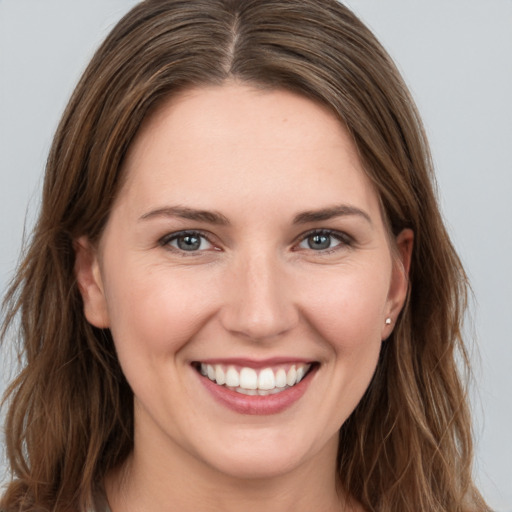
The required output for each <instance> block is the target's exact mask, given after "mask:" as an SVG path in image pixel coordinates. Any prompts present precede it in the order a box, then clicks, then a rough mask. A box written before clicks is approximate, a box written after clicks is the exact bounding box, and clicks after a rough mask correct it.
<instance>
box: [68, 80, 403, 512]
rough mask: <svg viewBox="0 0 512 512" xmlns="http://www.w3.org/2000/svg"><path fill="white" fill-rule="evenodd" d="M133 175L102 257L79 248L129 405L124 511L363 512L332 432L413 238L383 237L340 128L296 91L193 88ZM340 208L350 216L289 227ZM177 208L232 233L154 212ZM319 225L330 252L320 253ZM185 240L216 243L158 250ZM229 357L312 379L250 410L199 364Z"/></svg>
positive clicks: (391, 312) (89, 297)
mask: <svg viewBox="0 0 512 512" xmlns="http://www.w3.org/2000/svg"><path fill="white" fill-rule="evenodd" d="M124 173H126V181H125V183H124V185H123V188H122V190H121V192H120V194H119V196H118V197H117V198H116V200H115V202H114V205H113V209H112V212H111V216H110V218H109V220H108V223H107V225H106V228H105V231H104V233H103V235H102V237H101V239H100V242H99V244H98V246H97V247H94V246H92V245H91V244H90V243H89V241H88V240H87V238H85V237H83V238H81V239H79V240H77V241H76V248H77V263H76V274H77V278H78V282H79V285H80V289H81V292H82V295H83V298H84V308H85V314H86V316H87V319H88V320H89V322H90V323H91V324H93V325H95V326H97V327H108V328H110V329H111V331H112V334H113V337H114V341H115V344H116V349H117V352H118V356H119V360H120V363H121V366H122V368H123V371H124V373H125V375H126V377H127V379H128V381H129V383H130V385H131V387H132V389H133V392H134V400H135V448H134V452H133V454H132V455H131V456H130V458H129V460H128V461H127V463H126V464H125V465H124V466H123V467H122V468H119V469H118V470H117V471H115V472H113V473H112V474H111V475H109V477H108V478H107V482H106V488H107V495H108V498H109V501H110V504H111V507H112V510H113V512H118V511H121V510H123V511H126V512H130V511H137V510H153V511H171V510H180V511H185V512H186V511H189V510H190V511H192V510H193V511H197V510H201V511H210V510H211V511H213V510H224V511H237V512H238V511H240V510H244V511H252V510H265V511H267V512H268V511H270V512H272V511H280V512H282V511H288V510H290V511H291V510H293V511H299V512H300V511H304V512H310V511H311V510H325V511H328V510H358V506H357V504H355V503H353V502H351V501H350V500H348V501H346V500H344V499H342V498H341V496H342V493H341V491H340V489H338V488H337V485H336V476H335V475H336V473H335V472H336V451H337V444H338V439H337V433H338V430H339V428H340V426H341V425H342V424H343V422H344V421H345V420H346V419H347V417H348V416H349V415H350V413H351V412H352V411H353V410H354V408H355V407H356V405H357V403H358V402H359V400H360V399H361V397H362V395H363V394H364V392H365V390H366V388H367V387H368V385H369V382H370V380H371V377H372V375H373V373H374V370H375V367H376V364H377V359H378V355H379V351H380V347H381V343H382V340H385V339H386V338H387V337H388V336H389V334H390V333H391V331H392V329H393V324H394V320H395V319H396V317H397V315H398V314H399V312H400V309H401V308H402V306H403V303H404V300H405V296H406V292H407V271H408V266H409V260H410V254H411V247H412V238H413V235H412V233H411V232H410V231H409V230H404V231H403V232H402V233H401V234H400V235H399V236H398V237H397V239H396V240H393V241H391V240H390V237H389V235H388V233H387V230H386V228H385V224H384V221H383V218H382V214H381V208H380V206H379V200H378V197H377V194H376V192H375V190H374V188H373V186H372V185H371V183H370V181H369V179H368V178H367V176H366V175H365V173H364V171H363V167H362V164H361V162H360V160H359V158H358V154H357V150H356V148H355V146H354V144H353V142H352V140H351V139H350V137H349V135H348V133H347V131H346V129H345V128H344V127H343V125H342V124H341V123H340V122H339V121H338V120H337V119H336V118H335V117H334V115H333V114H331V113H330V111H328V110H327V109H325V108H324V107H322V106H320V105H318V104H316V103H314V102H312V101H311V100H308V99H305V98H303V97H301V96H298V95H296V94H293V93H291V92H287V91H281V90H272V91H268V90H266V91H263V90H259V89H256V88H251V87H249V86H247V85H241V84H236V83H227V84H224V85H223V86H217V87H204V88H196V89H192V90H188V91H185V92H182V93H180V94H179V95H177V96H174V97H172V98H171V99H169V100H168V101H167V102H166V103H164V104H163V105H162V106H161V107H160V108H159V109H158V110H157V111H156V112H155V113H154V114H153V115H152V116H151V117H150V118H149V119H147V120H146V121H145V123H144V124H143V126H142V127H141V129H140V132H139V134H138V135H137V137H136V139H135V141H134V143H133V144H132V147H131V148H130V151H129V153H128V155H127V158H126V162H125V168H124ZM340 205H343V206H344V207H345V210H346V207H350V208H352V209H353V210H355V209H357V212H356V213H354V212H353V211H352V213H347V212H346V211H345V213H344V214H340V215H336V216H333V217H331V218H327V219H324V220H318V219H316V220H315V219H312V218H309V219H304V218H303V219H302V220H306V222H299V223H297V222H294V220H297V216H298V215H299V214H301V213H303V212H305V211H308V212H309V211H317V210H325V209H332V208H333V207H337V206H340ZM175 206H180V207H186V208H190V209H195V210H202V211H208V212H216V213H218V214H220V215H222V217H223V219H224V221H226V222H227V223H225V224H217V223H212V222H210V221H209V220H211V219H205V218H202V219H185V218H182V216H180V215H170V214H163V213H161V212H160V213H155V212H158V211H160V210H161V209H162V208H168V207H175ZM168 213H169V212H168ZM303 217H304V216H303ZM310 217H311V216H310ZM319 229H320V230H332V231H333V232H334V233H333V234H331V235H329V234H327V235H326V236H327V240H328V241H329V240H330V245H329V248H327V249H323V250H319V249H318V248H317V246H314V245H313V248H312V247H311V245H310V242H311V240H312V239H311V236H310V231H311V230H319ZM182 230H193V231H198V232H200V233H202V234H204V235H205V237H206V238H205V239H201V240H202V241H201V246H200V247H199V249H198V250H194V251H189V252H186V251H182V250H180V249H179V246H178V241H177V239H174V240H171V241H170V242H169V240H168V238H169V237H168V238H167V239H165V240H163V238H164V237H166V236H167V235H169V234H172V233H176V232H180V231H182ZM325 233H327V232H326V231H324V234H325ZM181 240H183V239H181ZM392 244H395V246H396V248H398V251H395V252H393V251H392V248H391V245H392ZM387 317H390V318H391V319H392V320H393V321H392V323H391V325H386V322H385V320H386V318H387ZM229 357H231V358H232V357H240V358H242V357H243V358H247V359H251V360H259V359H265V358H272V357H285V358H288V359H290V360H293V359H294V358H302V359H306V360H309V361H315V362H317V363H318V365H319V366H318V370H317V371H316V373H315V374H314V375H313V376H312V379H311V381H310V383H309V386H308V388H307V390H306V392H305V393H304V395H303V396H302V397H301V398H300V399H299V400H298V401H297V402H295V403H294V404H293V405H292V406H291V407H289V408H287V409H286V410H284V411H282V412H280V413H278V414H271V415H265V416H261V415H244V414H240V413H238V412H235V411H232V410H230V409H228V408H226V407H225V406H223V405H221V404H219V403H218V402H217V401H215V400H213V399H212V396H211V395H210V393H209V392H208V391H207V390H206V389H205V388H204V386H203V385H202V384H201V382H200V377H199V375H198V373H197V371H196V370H195V369H194V368H193V366H192V364H191V363H192V362H194V361H202V360H205V359H208V358H229Z"/></svg>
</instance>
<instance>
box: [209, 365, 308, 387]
mask: <svg viewBox="0 0 512 512" xmlns="http://www.w3.org/2000/svg"><path fill="white" fill-rule="evenodd" d="M310 367H311V365H310V364H306V363H295V364H292V365H291V366H290V365H286V366H284V365H283V366H279V367H275V368H263V369H261V370H255V369H254V368H248V367H241V368H240V367H239V368H236V367H234V366H226V365H221V364H204V363H201V373H202V374H203V375H205V376H206V377H208V378H209V379H210V380H211V381H213V382H216V383H217V384H219V385H225V386H227V387H229V388H232V389H234V390H235V391H238V392H240V393H246V394H269V392H279V391H283V390H284V389H286V388H288V387H290V386H294V385H295V384H298V383H299V382H300V381H301V380H302V378H303V377H304V375H305V374H306V372H307V371H308V370H309V368H310ZM251 391H254V392H253V393H251Z"/></svg>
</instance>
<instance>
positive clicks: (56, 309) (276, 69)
mask: <svg viewBox="0 0 512 512" xmlns="http://www.w3.org/2000/svg"><path fill="white" fill-rule="evenodd" d="M466 286H467V283H466V278H465V274H464V271H463V269H462V267H461V265H460V262H459V260H458V258H457V256H456V254H455V252H454V250H453V247H452V245H451V243H450V241H449V238H448V236H447V234H446V231H445V229H444V227H443V224H442V221H441V218H440V215H439V211H438V207H437V203H436V199H435V195H434V191H433V185H432V171H431V166H430V159H429V154H428V147H427V143H426V140H425V137H424V134H423V130H422V128H421V122H420V120H419V118H418V115H417V113H416V111H415V109H414V106H413V103H412V100H411V99H410V96H409V94H408V92H407V90H406V88H405V86H404V84H403V82H402V80H401V78H400V76H399V74H398V72H397V71H396V69H395V67H394V65H393V64H392V62H391V60H390V59H389V57H388V56H387V54H386V53H385V52H384V50H383V49H382V48H381V46H380V45H379V44H378V42H377V41H376V40H375V38H374V37H373V35H372V34H371V33H370V32H369V31H368V30H367V29H366V28H365V27H364V26H363V25H362V24H361V22H360V21H359V20H358V19H357V18H356V17H355V16H354V15H353V14H352V13H351V12H350V11H348V10H347V9H346V8H345V7H343V6H342V5H340V4H338V3H336V2H334V1H332V2H331V1H325V2H317V1H313V0H306V1H304V0H300V1H299V0H287V1H277V0H254V1H252V0H245V1H242V0H240V1H236V0H231V1H228V0H224V1H221V0H203V1H200V0H192V1H187V2H179V1H176V0H152V1H146V2H143V3H141V4H140V5H138V6H137V7H135V8H134V9H133V10H132V11H131V12H130V13H128V15H127V16H126V17H125V18H124V19H123V20H121V22H120V23H119V24H118V25H117V26H116V27H115V28H114V30H113V31H112V33H111V34H110V35H109V36H108V38H107V40H106V41H105V43H104V44H103V45H102V46H101V48H100V49H99V50H98V52H97V53H96V55H95V56H94V58H93V60H92V62H91V64H90V65H89V67H88V69H87V70H86V72H85V74H84V76H83V78H82V80H81V81H80V83H79V85H78V86H77V88H76V90H75V93H74V95H73V97H72V99H71V101H70V104H69V106H68V108H67V110H66V112H65V114H64V117H63V120H62V122H61V125H60V127H59V129H58V131H57V134H56V137H55V140H54V144H53V147H52V150H51V154H50V158H49V161H48V167H47V172H46V178H45V185H44V191H43V205H42V211H41V214H40V218H39V221H38V224H37V226H36V229H35V232H34V237H33V240H32V243H31V246H30V248H29V250H28V252H27V256H26V259H25V260H24V262H23V264H22V265H21V267H20V269H19V272H18V275H17V278H16V280H15V282H14V284H13V286H12V288H11V291H10V294H9V296H8V302H7V323H6V325H5V328H7V326H8V325H9V324H10V323H11V322H12V321H13V319H14V318H15V316H16V315H20V319H21V337H22V339H23V343H24V354H25V357H26V366H25V368H24V370H23V371H22V373H21V374H20V375H19V377H18V378H17V380H16V381H15V382H14V383H13V385H12V386H11V388H10V391H9V398H10V401H11V402H10V409H9V413H8V417H7V425H6V426H7V449H8V455H9V459H10V462H11V466H12V469H13V471H14V477H15V478H14V479H13V481H12V483H11V484H10V486H9V487H8V489H7V492H6V493H5V495H4V497H3V501H2V507H3V509H5V510H7V511H11V510H41V509H42V510H44V509H49V510H63V511H64V510H97V511H100V510H107V507H110V509H111V510H112V512H117V511H128V512H129V511H130V510H180V511H187V510H205V511H206V510H226V511H230V510H235V509H236V510H240V509H242V510H256V509H258V510H259V509H261V508H262V507H264V508H265V509H266V510H270V511H272V510H291V509H292V508H293V510H299V511H300V510H304V511H311V510H353V511H355V510H379V511H391V510H393V511H402V510H404V511H405V510H415V511H417V510H422V511H441V510H443V511H448V510H450V511H452V510H461V511H462V510H463V511H470V510H471V511H479V510H488V509H487V507H486V505H485V503H484V502H483V500H482V499H481V497H480V496H479V494H478V492H477V490H476V489H475V487H474V485H473V483H472V479H471V452H472V445H471V436H470V420H469V414H468V409H467V404H466V401H465V393H464V386H463V383H462V382H461V380H460V378H459V376H458V372H457V368H456V365H455V357H456V356H457V355H462V357H463V360H465V351H464V345H463V342H462V339H461V332H460V326H461V322H462V316H463V310H464V306H465V300H466ZM4 332H5V331H4ZM107 502H108V505H107Z"/></svg>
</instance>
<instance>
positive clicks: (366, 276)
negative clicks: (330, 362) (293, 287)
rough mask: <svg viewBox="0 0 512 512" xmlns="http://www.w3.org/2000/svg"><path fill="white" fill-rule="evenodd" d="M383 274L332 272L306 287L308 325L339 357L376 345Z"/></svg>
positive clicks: (382, 302) (384, 295)
mask: <svg viewBox="0 0 512 512" xmlns="http://www.w3.org/2000/svg"><path fill="white" fill-rule="evenodd" d="M382 275H384V276H386V273H383V274H379V273H372V272H355V271H347V272H338V273H336V272H333V275H332V276H331V277H330V278H328V279H327V278H326V279H324V280H323V282H324V284H325V286H322V281H319V280H317V282H316V285H314V283H310V284H309V286H308V287H307V289H309V290H313V292H310V293H308V294H307V296H306V298H305V300H307V304H308V305H307V306H306V307H305V308H304V311H306V312H307V313H306V315H307V317H308V320H309V323H310V324H311V325H312V326H313V327H314V329H315V330H316V331H318V333H319V334H320V335H321V337H322V338H323V339H325V340H327V341H328V342H329V344H330V345H331V348H332V349H333V350H334V351H336V352H339V353H340V355H343V356H345V357H346V356H348V355H350V353H352V352H356V353H357V352H359V351H360V350H364V349H365V346H366V345H367V344H372V345H375V343H378V344H379V345H380V341H381V332H382V322H383V320H382V319H383V315H384V311H385V307H386V302H387V295H388V288H389V282H388V280H387V279H383V278H382V277H381V276H382ZM317 277H318V276H317Z"/></svg>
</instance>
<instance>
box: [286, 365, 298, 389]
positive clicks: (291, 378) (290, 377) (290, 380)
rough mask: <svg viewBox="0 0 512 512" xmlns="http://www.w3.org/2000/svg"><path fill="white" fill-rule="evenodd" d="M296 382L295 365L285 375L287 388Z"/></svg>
mask: <svg viewBox="0 0 512 512" xmlns="http://www.w3.org/2000/svg"><path fill="white" fill-rule="evenodd" d="M296 382H297V371H296V370H295V365H293V366H292V367H291V368H290V369H289V370H288V373H287V375H286V384H288V386H293V385H294V384H295V383H296Z"/></svg>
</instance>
